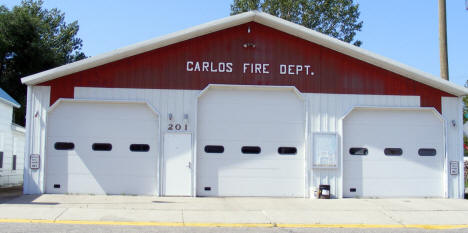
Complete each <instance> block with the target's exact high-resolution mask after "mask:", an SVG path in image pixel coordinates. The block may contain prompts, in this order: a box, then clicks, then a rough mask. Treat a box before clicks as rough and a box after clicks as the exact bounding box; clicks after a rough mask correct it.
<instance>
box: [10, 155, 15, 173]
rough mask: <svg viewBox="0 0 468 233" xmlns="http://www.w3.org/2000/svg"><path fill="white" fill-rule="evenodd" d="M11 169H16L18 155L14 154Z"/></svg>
mask: <svg viewBox="0 0 468 233" xmlns="http://www.w3.org/2000/svg"><path fill="white" fill-rule="evenodd" d="M11 170H16V155H13V164H12V168H11Z"/></svg>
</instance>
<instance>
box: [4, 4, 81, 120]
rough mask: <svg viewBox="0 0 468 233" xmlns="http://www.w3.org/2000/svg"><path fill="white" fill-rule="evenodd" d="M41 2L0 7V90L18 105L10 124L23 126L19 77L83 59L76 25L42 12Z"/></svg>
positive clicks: (59, 15) (54, 12)
mask: <svg viewBox="0 0 468 233" xmlns="http://www.w3.org/2000/svg"><path fill="white" fill-rule="evenodd" d="M42 4H43V1H41V0H39V1H34V0H24V1H22V2H21V4H20V5H18V6H15V7H13V9H11V10H10V9H8V8H7V7H5V6H4V5H2V6H0V87H1V88H3V89H4V90H5V91H6V92H8V93H9V94H10V95H11V96H12V97H13V98H15V99H16V100H17V101H18V102H19V103H20V104H21V108H20V109H15V114H14V122H15V123H17V124H20V125H24V116H25V112H26V111H25V109H26V86H25V85H22V84H21V81H20V79H21V78H22V77H25V76H28V75H31V74H35V73H38V72H41V71H44V70H48V69H51V68H54V67H57V66H60V65H63V64H66V63H70V62H74V61H77V60H80V59H83V58H85V57H86V56H85V55H84V53H83V52H81V47H82V40H81V39H80V38H78V37H77V36H76V34H77V32H78V29H79V26H78V22H77V21H74V22H72V23H70V24H67V23H66V22H65V14H64V13H62V12H61V11H60V10H58V9H56V8H54V9H50V10H48V9H44V8H43V7H42Z"/></svg>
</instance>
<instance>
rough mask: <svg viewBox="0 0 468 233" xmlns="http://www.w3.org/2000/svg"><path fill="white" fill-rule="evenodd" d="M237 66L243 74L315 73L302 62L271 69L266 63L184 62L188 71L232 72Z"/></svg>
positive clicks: (280, 65) (308, 74) (307, 74)
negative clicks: (275, 72) (274, 72)
mask: <svg viewBox="0 0 468 233" xmlns="http://www.w3.org/2000/svg"><path fill="white" fill-rule="evenodd" d="M237 67H239V68H238V69H240V71H241V72H242V73H244V74H271V73H272V72H273V70H276V71H277V72H279V74H282V75H306V76H313V75H314V74H315V73H314V72H313V71H312V70H311V66H310V65H304V64H279V66H278V67H277V69H273V68H272V66H271V65H270V64H268V63H242V64H240V65H239V66H237V65H235V64H233V63H232V62H211V61H187V62H186V63H185V68H186V71H188V72H210V73H232V72H233V71H235V69H236V68H237Z"/></svg>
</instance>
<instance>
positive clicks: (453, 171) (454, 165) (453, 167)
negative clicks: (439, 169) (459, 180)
mask: <svg viewBox="0 0 468 233" xmlns="http://www.w3.org/2000/svg"><path fill="white" fill-rule="evenodd" d="M450 175H458V161H450Z"/></svg>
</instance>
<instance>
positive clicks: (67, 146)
mask: <svg viewBox="0 0 468 233" xmlns="http://www.w3.org/2000/svg"><path fill="white" fill-rule="evenodd" d="M54 148H55V149H56V150H73V149H75V144H73V142H56V143H55V144H54Z"/></svg>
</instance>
